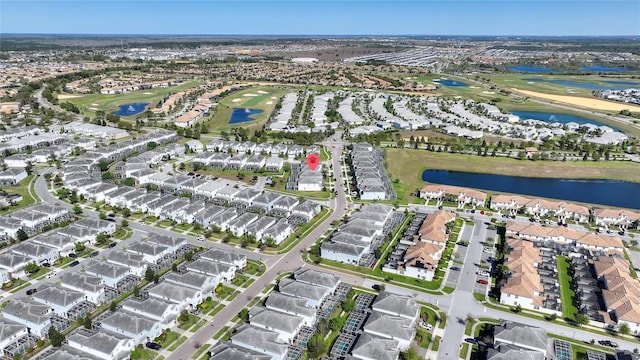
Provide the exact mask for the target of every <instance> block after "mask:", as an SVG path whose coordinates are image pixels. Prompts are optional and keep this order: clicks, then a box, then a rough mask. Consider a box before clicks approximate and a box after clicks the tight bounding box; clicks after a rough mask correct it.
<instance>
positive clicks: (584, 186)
mask: <svg viewBox="0 0 640 360" xmlns="http://www.w3.org/2000/svg"><path fill="white" fill-rule="evenodd" d="M422 180H424V181H426V182H429V183H435V184H445V185H454V186H463V187H469V188H476V189H483V190H488V191H497V192H505V193H512V194H522V195H529V196H539V197H545V198H552V199H559V200H566V201H576V202H584V203H591V204H601V205H608V206H614V207H621V208H631V209H640V184H638V183H631V182H626V181H617V180H597V179H552V178H536V177H524V176H522V177H521V176H509V175H494V174H476V173H470V172H461V171H447V170H425V171H424V172H423V173H422Z"/></svg>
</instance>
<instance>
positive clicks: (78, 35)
mask: <svg viewBox="0 0 640 360" xmlns="http://www.w3.org/2000/svg"><path fill="white" fill-rule="evenodd" d="M0 36H69V37H82V36H86V37H107V36H122V37H135V36H138V37H141V36H149V37H289V38H294V37H305V38H313V37H319V38H331V37H343V38H349V37H374V38H384V37H402V38H406V37H425V38H430V37H445V38H462V37H468V38H510V39H513V38H559V39H562V38H628V39H633V38H638V39H640V35H615V34H613V35H524V34H521V35H491V34H487V35H469V34H205V33H202V34H197V33H193V34H171V33H165V34H161V33H157V34H155V33H139V34H134V33H129V34H126V33H103V34H99V33H5V32H1V31H0ZM0 41H1V39H0Z"/></svg>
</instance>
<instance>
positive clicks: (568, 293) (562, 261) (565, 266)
mask: <svg viewBox="0 0 640 360" xmlns="http://www.w3.org/2000/svg"><path fill="white" fill-rule="evenodd" d="M556 261H557V263H558V281H559V282H560V299H561V301H562V316H563V317H564V318H565V319H570V320H575V316H576V314H577V313H578V309H577V308H576V306H575V305H574V304H573V299H574V297H575V293H574V291H573V290H572V289H571V276H569V273H568V271H569V268H570V267H571V264H570V263H569V259H568V258H566V257H564V256H558V257H557V258H556Z"/></svg>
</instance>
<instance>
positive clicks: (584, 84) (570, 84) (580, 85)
mask: <svg viewBox="0 0 640 360" xmlns="http://www.w3.org/2000/svg"><path fill="white" fill-rule="evenodd" d="M522 80H524V81H528V82H546V83H549V84H555V85H561V86H566V87H573V88H580V89H587V90H596V91H597V90H624V89H628V88H629V87H632V86H629V85H631V84H635V85H637V84H636V83H632V82H631V81H625V82H622V83H627V84H626V86H621V85H620V83H621V82H614V81H603V82H605V83H608V84H614V85H600V84H597V83H593V82H583V81H571V80H558V79H537V78H528V79H522ZM628 83H631V84H628ZM615 84H617V85H615Z"/></svg>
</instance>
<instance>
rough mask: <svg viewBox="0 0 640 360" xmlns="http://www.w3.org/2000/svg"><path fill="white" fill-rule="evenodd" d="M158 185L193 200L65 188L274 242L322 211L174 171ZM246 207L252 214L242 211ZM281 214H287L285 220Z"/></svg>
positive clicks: (91, 185) (90, 183)
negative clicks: (185, 193) (172, 175)
mask: <svg viewBox="0 0 640 360" xmlns="http://www.w3.org/2000/svg"><path fill="white" fill-rule="evenodd" d="M182 180H184V182H183V181H182ZM152 181H155V180H153V179H152ZM158 184H163V185H162V188H163V189H164V190H169V189H174V191H176V192H180V193H184V192H189V193H191V194H192V198H191V199H189V198H185V197H181V196H176V195H171V194H166V193H165V194H162V193H160V192H157V191H149V192H147V191H145V190H142V189H136V188H133V187H128V186H119V185H115V184H111V183H106V182H102V181H100V180H95V179H85V180H83V181H77V182H74V183H72V184H70V185H68V187H69V189H70V190H74V191H76V192H77V193H78V194H79V195H83V196H85V197H87V198H89V199H91V200H93V201H105V203H106V204H108V205H111V206H116V207H126V208H129V209H131V210H132V211H140V212H144V213H147V214H149V215H153V216H156V217H158V218H160V219H172V220H175V221H176V222H179V223H194V222H196V223H198V224H200V225H202V226H204V227H209V226H211V225H215V226H217V227H219V228H221V229H222V230H224V231H231V232H233V233H234V234H235V235H237V236H241V235H244V234H246V233H249V234H252V235H254V236H255V237H256V238H257V239H258V240H261V239H263V238H271V239H273V241H274V242H276V243H280V242H281V241H283V240H284V239H286V238H287V237H288V236H289V235H291V234H292V233H293V232H294V231H295V226H294V225H295V224H299V223H304V222H308V221H310V220H311V219H313V218H314V217H315V216H316V215H317V214H318V213H319V212H320V209H321V208H320V205H319V204H317V203H315V202H313V201H301V200H300V199H298V198H296V197H293V196H289V195H280V194H276V193H272V192H267V191H258V190H255V189H253V188H240V187H238V188H236V187H235V186H231V183H230V182H229V181H226V180H216V181H203V180H200V179H192V178H190V177H186V176H184V175H176V176H174V177H171V178H170V179H167V180H165V181H162V182H158ZM202 199H204V200H202ZM205 200H207V201H212V202H214V203H215V204H229V205H231V207H229V208H227V207H225V206H220V205H211V204H207V202H205ZM245 210H251V212H249V213H245ZM254 212H255V213H254ZM263 214H268V215H269V216H264V215H263ZM237 218H241V219H237ZM281 218H286V221H285V220H284V219H281Z"/></svg>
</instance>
